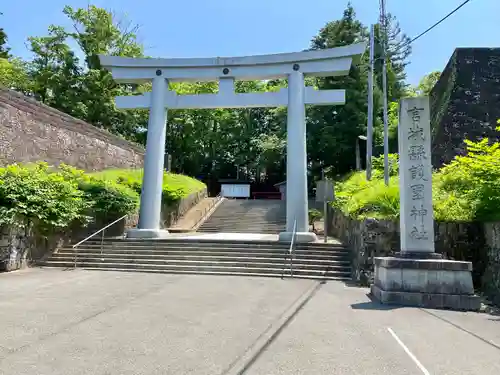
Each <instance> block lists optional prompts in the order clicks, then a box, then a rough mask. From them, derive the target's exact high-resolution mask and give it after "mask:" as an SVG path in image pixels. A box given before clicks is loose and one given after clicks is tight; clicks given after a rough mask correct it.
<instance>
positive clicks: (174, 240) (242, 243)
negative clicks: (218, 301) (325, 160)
mask: <svg viewBox="0 0 500 375" xmlns="http://www.w3.org/2000/svg"><path fill="white" fill-rule="evenodd" d="M103 243H104V244H105V245H108V244H112V245H119V246H129V245H133V246H137V245H139V246H156V247H163V246H180V247H185V246H197V247H202V246H205V247H230V248H234V247H241V248H243V247H247V248H248V247H249V248H259V247H266V248H272V249H285V248H286V249H288V248H290V242H279V241H269V240H247V239H244V240H218V239H213V238H211V239H205V238H190V237H181V238H179V237H171V238H164V239H157V240H147V239H145V240H137V239H126V240H123V239H117V238H105V239H104V241H103ZM88 245H98V246H101V240H98V239H96V240H88V241H86V242H84V243H83V244H82V245H80V246H79V247H82V246H88ZM295 248H296V249H321V250H331V249H345V246H343V245H342V244H338V243H323V242H311V243H296V244H295Z"/></svg>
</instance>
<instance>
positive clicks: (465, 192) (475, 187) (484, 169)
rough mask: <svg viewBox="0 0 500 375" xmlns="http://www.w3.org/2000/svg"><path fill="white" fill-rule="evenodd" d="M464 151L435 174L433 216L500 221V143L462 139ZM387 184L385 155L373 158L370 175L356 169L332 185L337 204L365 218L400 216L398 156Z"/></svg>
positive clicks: (354, 214)
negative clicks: (370, 176)
mask: <svg viewBox="0 0 500 375" xmlns="http://www.w3.org/2000/svg"><path fill="white" fill-rule="evenodd" d="M465 143H466V145H467V154H466V155H465V156H457V157H455V159H454V160H453V161H452V162H451V163H450V164H448V165H446V166H444V167H443V168H442V169H441V170H439V171H435V172H434V173H433V177H432V181H433V187H432V189H433V206H434V217H435V219H436V220H439V221H497V220H500V143H498V142H496V143H491V142H490V141H489V140H488V139H483V140H481V141H479V142H472V141H468V140H466V141H465ZM390 159H391V160H392V161H393V163H392V164H391V171H390V174H391V175H392V177H391V178H390V183H389V186H385V184H384V182H383V157H379V158H374V161H373V170H374V173H373V178H372V180H371V181H367V180H366V177H365V172H356V173H353V174H351V175H349V176H348V177H347V178H346V179H344V180H343V181H340V182H338V183H337V184H336V187H335V191H336V201H335V202H334V203H333V204H334V206H335V207H337V208H338V209H340V210H342V211H343V212H344V213H345V214H346V215H349V216H353V217H357V218H365V217H373V218H387V219H395V218H398V217H399V182H398V177H397V169H396V167H395V166H397V157H396V156H394V155H393V156H391V158H390Z"/></svg>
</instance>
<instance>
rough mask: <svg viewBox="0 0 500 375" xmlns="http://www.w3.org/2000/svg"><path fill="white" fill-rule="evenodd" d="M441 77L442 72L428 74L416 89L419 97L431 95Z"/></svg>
mask: <svg viewBox="0 0 500 375" xmlns="http://www.w3.org/2000/svg"><path fill="white" fill-rule="evenodd" d="M439 77H441V72H440V71H435V72H432V73H429V74H426V75H425V76H424V77H423V78H422V79H421V80H420V82H419V83H418V86H417V89H416V94H417V95H418V96H428V95H430V93H431V91H432V89H433V88H434V85H435V84H436V83H437V81H438V80H439Z"/></svg>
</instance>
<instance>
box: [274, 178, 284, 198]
mask: <svg viewBox="0 0 500 375" xmlns="http://www.w3.org/2000/svg"><path fill="white" fill-rule="evenodd" d="M273 186H274V187H275V188H277V189H278V190H279V192H280V194H281V200H282V201H285V200H286V181H282V182H278V183H277V184H274V185H273Z"/></svg>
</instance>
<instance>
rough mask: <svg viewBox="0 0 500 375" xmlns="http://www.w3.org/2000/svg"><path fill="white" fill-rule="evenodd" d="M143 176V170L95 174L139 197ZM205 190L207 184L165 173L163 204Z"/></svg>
mask: <svg viewBox="0 0 500 375" xmlns="http://www.w3.org/2000/svg"><path fill="white" fill-rule="evenodd" d="M143 175H144V172H143V170H142V169H111V170H106V171H102V172H97V173H94V174H93V176H95V177H97V178H99V179H102V180H106V181H113V182H116V183H118V184H120V185H124V186H127V187H129V188H130V189H132V190H134V191H135V192H136V193H137V194H139V195H140V194H141V189H142V177H143ZM203 188H205V184H204V183H203V182H201V181H198V180H196V179H194V178H191V177H188V176H184V175H180V174H175V173H167V172H165V173H164V175H163V202H164V203H166V204H169V203H173V202H177V201H178V200H180V199H181V198H184V197H186V196H188V195H190V194H192V193H195V192H198V191H200V190H202V189H203Z"/></svg>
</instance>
